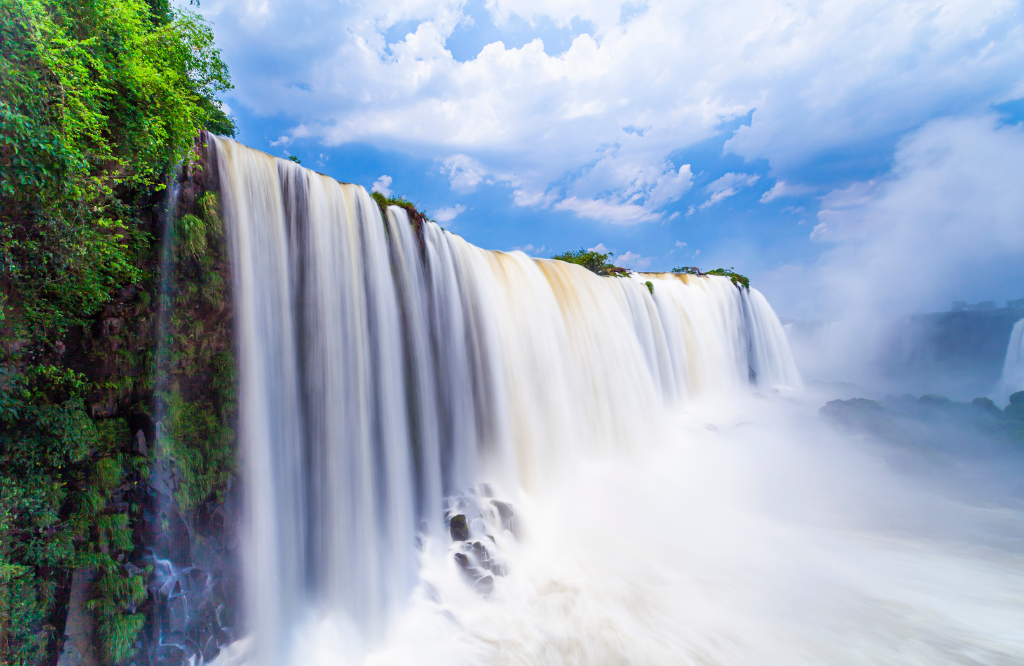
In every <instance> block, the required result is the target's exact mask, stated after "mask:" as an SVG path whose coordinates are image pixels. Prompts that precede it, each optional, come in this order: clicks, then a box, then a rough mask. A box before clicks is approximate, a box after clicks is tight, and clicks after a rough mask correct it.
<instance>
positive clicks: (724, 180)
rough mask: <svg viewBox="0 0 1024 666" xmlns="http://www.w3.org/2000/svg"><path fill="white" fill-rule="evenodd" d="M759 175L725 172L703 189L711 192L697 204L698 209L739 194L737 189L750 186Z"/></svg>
mask: <svg viewBox="0 0 1024 666" xmlns="http://www.w3.org/2000/svg"><path fill="white" fill-rule="evenodd" d="M760 178H761V176H759V175H757V174H756V173H753V174H752V173H727V174H725V175H724V176H722V177H721V178H719V179H718V180H715V181H714V182H712V183H711V184H710V185H708V186H707V187H705V188H704V189H705V190H706V191H707V192H711V197H710V198H709V199H708V200H707V201H705V202H704V203H702V204H701V205H700V206H699V209H700V210H704V209H705V208H708V207H710V206H714V205H715V204H716V203H718V202H719V201H722V200H723V199H727V198H729V197H731V196H733V195H735V194H739V191H740V190H741V189H743V188H744V187H750V186H751V185H753V184H754V183H756V182H757V181H758V180H759V179H760Z"/></svg>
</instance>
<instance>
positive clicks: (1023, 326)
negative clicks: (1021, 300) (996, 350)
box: [995, 319, 1024, 405]
mask: <svg viewBox="0 0 1024 666" xmlns="http://www.w3.org/2000/svg"><path fill="white" fill-rule="evenodd" d="M1017 391H1024V319H1021V320H1020V321H1018V322H1017V323H1016V324H1014V325H1013V332H1012V333H1010V344H1009V345H1007V347H1006V360H1005V361H1003V376H1002V377H1001V378H1000V380H999V386H998V387H996V392H995V393H996V394H995V398H996V401H997V402H999V404H1000V405H1002V404H1005V403H1006V401H1007V400H1009V398H1010V395H1011V394H1013V393H1016V392H1017Z"/></svg>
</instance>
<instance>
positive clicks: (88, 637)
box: [57, 569, 100, 666]
mask: <svg viewBox="0 0 1024 666" xmlns="http://www.w3.org/2000/svg"><path fill="white" fill-rule="evenodd" d="M96 577H97V573H96V571H93V570H90V569H76V570H75V572H74V573H73V574H72V576H71V599H70V602H69V603H68V619H67V623H66V624H65V626H64V648H63V650H62V651H61V654H60V658H59V660H58V661H57V666H99V664H100V656H99V651H98V650H97V648H96V646H97V640H96V627H95V619H94V618H93V615H92V613H90V612H89V611H88V610H87V609H86V602H87V601H88V599H89V596H90V595H91V594H92V588H93V585H94V584H95V582H96Z"/></svg>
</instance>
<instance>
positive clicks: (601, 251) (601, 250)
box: [587, 243, 612, 254]
mask: <svg viewBox="0 0 1024 666" xmlns="http://www.w3.org/2000/svg"><path fill="white" fill-rule="evenodd" d="M587 252H597V253H599V254H611V253H612V251H611V250H609V249H608V248H606V247H605V246H604V243H598V244H597V245H595V246H594V247H588V248H587Z"/></svg>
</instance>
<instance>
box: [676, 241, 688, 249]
mask: <svg viewBox="0 0 1024 666" xmlns="http://www.w3.org/2000/svg"><path fill="white" fill-rule="evenodd" d="M676 247H678V248H684V247H686V243H684V242H683V241H676Z"/></svg>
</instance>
